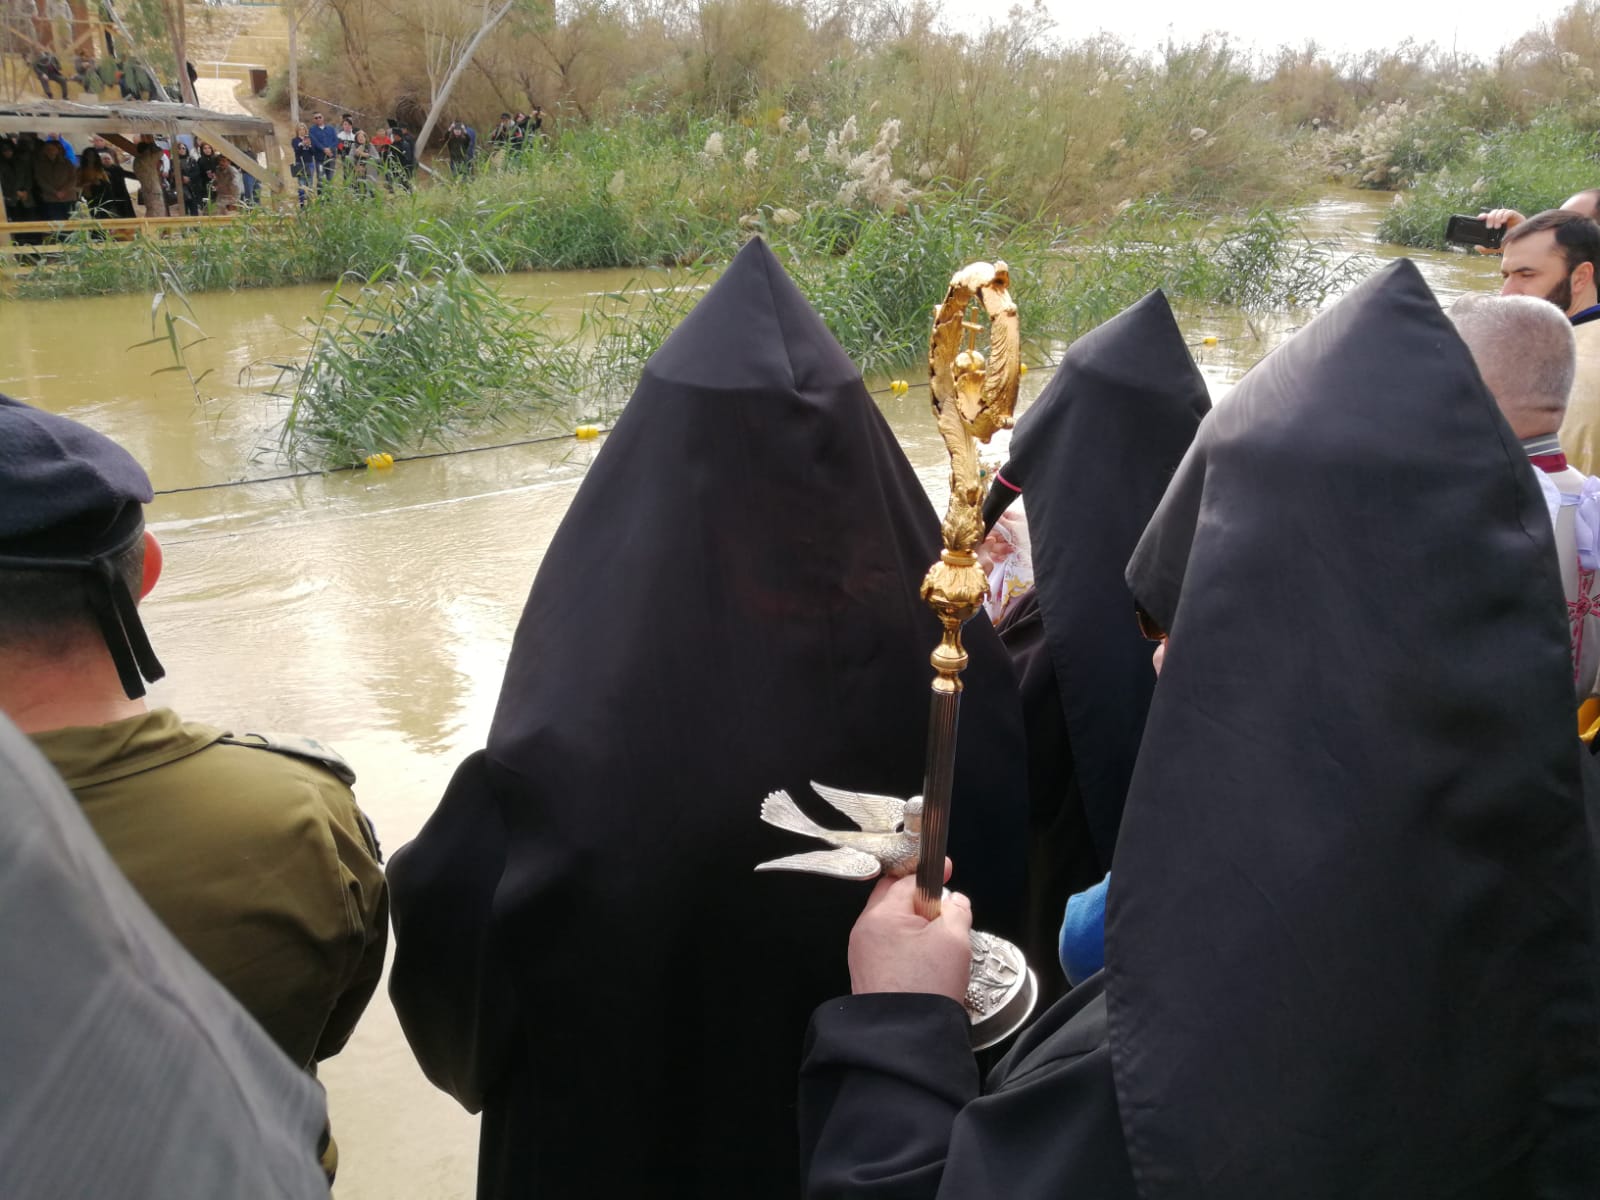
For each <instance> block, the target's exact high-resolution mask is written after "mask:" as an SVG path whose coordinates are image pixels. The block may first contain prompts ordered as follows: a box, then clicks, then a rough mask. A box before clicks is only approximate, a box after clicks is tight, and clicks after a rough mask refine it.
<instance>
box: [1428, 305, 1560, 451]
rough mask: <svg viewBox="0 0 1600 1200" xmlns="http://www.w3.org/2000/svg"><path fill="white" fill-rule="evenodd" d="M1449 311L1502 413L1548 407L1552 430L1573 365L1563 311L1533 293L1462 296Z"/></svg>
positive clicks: (1531, 411) (1528, 412) (1526, 412)
mask: <svg viewBox="0 0 1600 1200" xmlns="http://www.w3.org/2000/svg"><path fill="white" fill-rule="evenodd" d="M1449 315H1450V320H1451V321H1452V322H1454V324H1455V327H1456V332H1457V333H1459V334H1460V335H1461V340H1462V341H1463V342H1465V343H1466V344H1467V349H1468V350H1469V351H1471V352H1472V361H1473V362H1474V363H1476V364H1477V366H1478V374H1480V375H1482V376H1483V382H1484V383H1485V384H1486V385H1487V386H1488V388H1489V392H1490V394H1491V395H1493V396H1494V398H1495V401H1496V402H1497V403H1498V404H1499V405H1500V408H1501V411H1503V412H1504V413H1505V414H1506V416H1507V418H1510V417H1511V416H1512V415H1513V414H1522V415H1525V416H1532V415H1534V414H1536V413H1547V414H1550V415H1551V416H1552V417H1553V418H1554V420H1555V423H1554V424H1552V425H1551V427H1550V428H1551V432H1554V430H1555V427H1556V425H1558V424H1559V423H1560V419H1561V416H1562V414H1563V413H1565V412H1566V410H1567V396H1568V395H1569V394H1570V393H1571V391H1572V378H1573V374H1574V372H1575V371H1576V370H1577V343H1576V341H1575V340H1574V338H1573V336H1572V324H1571V323H1570V322H1569V321H1568V320H1567V317H1566V314H1565V313H1563V312H1562V311H1561V310H1560V309H1559V308H1557V307H1556V306H1555V305H1554V304H1551V303H1550V302H1549V301H1548V300H1541V299H1539V298H1538V297H1536V296H1463V297H1461V299H1459V300H1457V301H1456V302H1455V303H1454V304H1452V305H1451V306H1450V314H1449Z"/></svg>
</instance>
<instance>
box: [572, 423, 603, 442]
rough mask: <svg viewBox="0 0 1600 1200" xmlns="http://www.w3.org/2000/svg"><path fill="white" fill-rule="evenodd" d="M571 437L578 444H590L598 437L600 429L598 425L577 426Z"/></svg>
mask: <svg viewBox="0 0 1600 1200" xmlns="http://www.w3.org/2000/svg"><path fill="white" fill-rule="evenodd" d="M573 436H575V437H576V438H577V439H578V440H579V441H580V442H592V441H594V440H595V438H597V437H599V436H600V427H599V426H598V425H579V426H578V427H577V429H575V430H573Z"/></svg>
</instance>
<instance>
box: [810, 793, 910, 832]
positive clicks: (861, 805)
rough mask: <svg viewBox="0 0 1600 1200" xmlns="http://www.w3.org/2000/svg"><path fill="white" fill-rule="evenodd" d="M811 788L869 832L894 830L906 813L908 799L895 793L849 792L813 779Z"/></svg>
mask: <svg viewBox="0 0 1600 1200" xmlns="http://www.w3.org/2000/svg"><path fill="white" fill-rule="evenodd" d="M811 788H812V790H813V791H815V792H816V793H817V795H819V796H821V797H822V798H823V799H824V800H826V801H827V802H828V803H829V804H831V805H833V807H834V808H836V809H838V810H839V811H840V812H842V813H843V814H844V815H845V816H847V817H849V818H850V819H851V820H852V821H854V822H855V823H856V825H857V827H858V828H860V829H861V830H863V831H864V832H866V833H893V832H894V827H895V826H896V825H898V824H900V822H901V820H902V819H903V818H904V816H905V809H906V802H905V801H904V800H901V799H898V798H897V797H895V796H874V795H873V794H872V793H871V792H847V791H845V790H844V789H843V788H836V787H829V786H828V785H827V784H824V783H818V782H817V781H816V780H812V781H811Z"/></svg>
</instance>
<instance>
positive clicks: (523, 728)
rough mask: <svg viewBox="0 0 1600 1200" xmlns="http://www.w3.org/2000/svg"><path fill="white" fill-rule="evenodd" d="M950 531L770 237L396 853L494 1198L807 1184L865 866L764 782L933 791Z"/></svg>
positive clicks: (984, 754)
mask: <svg viewBox="0 0 1600 1200" xmlns="http://www.w3.org/2000/svg"><path fill="white" fill-rule="evenodd" d="M938 548H939V543H938V521H937V518H936V516H935V514H934V512H933V510H932V507H931V506H930V504H929V503H928V500H927V497H926V495H925V494H924V493H923V491H922V489H921V486H920V485H919V483H918V481H917V478H916V476H915V474H914V473H913V471H912V470H911V467H910V465H909V464H908V463H907V461H906V459H905V456H904V454H903V453H902V452H901V450H900V448H899V446H898V445H897V443H896V442H895V439H894V437H893V435H892V433H891V432H890V430H889V428H888V426H887V424H886V423H885V422H884V420H883V418H882V416H881V414H880V413H879V412H878V410H877V409H876V407H875V406H874V405H873V403H872V401H871V399H870V397H869V396H868V394H867V392H866V389H865V387H864V385H863V384H862V382H861V378H860V375H859V374H858V373H857V371H856V370H855V368H854V366H852V364H851V363H850V361H849V359H848V358H847V357H846V356H845V354H844V352H843V351H842V350H841V349H840V348H839V346H838V344H837V343H836V342H835V341H834V340H833V338H832V337H831V336H830V335H829V334H828V332H827V329H826V328H825V326H824V325H823V324H822V322H821V320H820V318H819V317H818V316H817V315H816V313H815V312H814V311H813V310H812V309H811V308H810V306H809V305H807V304H806V302H805V300H804V299H803V298H802V297H801V295H800V293H799V291H798V290H797V289H796V288H795V286H794V284H793V283H792V281H790V279H789V278H788V276H787V275H785V274H784V272H783V270H782V268H781V266H780V265H779V264H778V262H777V260H776V259H775V258H774V257H773V255H772V253H771V252H770V251H769V250H768V249H767V248H766V246H765V245H764V244H763V243H760V242H753V243H751V244H750V245H749V246H747V247H746V248H745V249H744V250H743V251H742V252H741V253H740V255H739V256H738V257H737V258H736V259H735V261H734V262H733V264H732V265H731V266H730V267H729V269H728V271H727V272H726V274H724V275H723V277H722V278H721V279H720V280H719V281H718V282H717V284H716V285H715V286H714V287H713V288H712V289H711V290H710V292H708V294H707V295H706V297H705V298H704V299H703V300H702V301H701V303H700V304H699V305H698V306H697V307H696V308H695V310H694V311H693V312H692V313H691V314H690V315H689V316H688V317H687V318H686V319H685V321H684V322H683V324H682V325H681V326H680V328H679V329H678V330H677V331H676V332H675V333H674V334H673V335H672V337H671V338H670V339H669V340H668V341H667V343H666V344H665V345H664V346H663V347H662V348H661V350H660V351H659V352H658V353H657V354H656V355H655V356H654V357H653V358H652V359H651V361H650V363H649V364H648V365H647V367H646V368H645V372H644V376H643V378H642V380H641V382H640V384H639V387H638V389H637V391H636V392H635V393H634V396H633V399H632V400H631V402H630V403H629V405H628V407H627V409H626V410H625V411H624V412H623V414H622V416H621V418H620V419H619V420H618V422H617V424H616V427H615V429H614V430H613V432H612V433H611V434H610V436H609V438H608V440H607V443H606V445H605V447H604V449H603V450H602V452H601V454H600V455H599V458H598V459H597V461H596V462H595V464H594V466H593V467H592V468H591V470H590V472H589V474H588V476H587V478H586V479H585V480H584V483H583V485H582V487H581V488H580V489H579V491H578V494H577V496H576V497H575V498H574V500H573V503H572V507H571V510H570V511H569V512H568V514H567V516H566V518H565V520H564V521H563V523H562V525H561V527H560V529H559V530H558V531H557V533H556V536H555V539H554V541H553V543H552V544H551V546H550V549H549V552H548V554H547V555H546V557H545V560H544V563H543V565H542V566H541V568H540V572H539V576H538V578H537V580H536V581H535V583H534V587H533V590H532V593H531V594H530V596H529V598H528V604H527V607H526V609H525V611H524V613H523V616H522V620H521V623H520V625H519V626H518V629H517V634H516V640H515V643H514V645H513V647H512V650H511V656H510V661H509V663H508V665H507V669H506V676H505V682H504V685H503V687H502V690H501V694H500V703H499V707H498V710H497V712H496V714H495V719H494V725H493V728H492V729H491V730H490V734H489V741H488V747H487V749H485V750H484V751H481V752H479V753H476V754H474V755H472V756H471V757H470V758H468V759H467V760H466V761H465V762H464V763H463V764H462V765H461V767H460V768H459V769H458V771H457V773H456V776H455V778H454V780H453V781H452V782H451V785H450V788H449V791H448V792H447V793H446V795H445V797H444V799H443V800H442V801H441V803H440V806H439V809H438V811H437V812H436V813H435V814H434V816H433V817H432V818H431V819H430V820H429V822H428V824H427V825H426V827H425V828H424V829H423V831H422V833H421V834H420V835H419V836H418V838H417V839H416V840H415V841H414V842H413V843H411V844H410V845H409V846H407V847H405V848H403V849H402V850H400V851H399V852H397V853H396V854H395V855H394V856H393V859H392V861H391V864H390V868H389V878H390V887H391V890H392V895H393V911H394V922H395V938H396V953H395V960H394V969H393V976H392V980H391V991H392V993H393V996H394V1001H395V1007H396V1009H397V1010H398V1012H399V1015H400V1018H401V1022H402V1025H403V1026H404V1028H405V1031H406V1035H407V1037H408V1039H409V1040H410V1042H411V1045H412V1048H413V1049H414V1050H415V1052H416V1054H417V1057H418V1059H419V1060H420V1061H421V1063H422V1066H423V1068H424V1070H425V1071H426V1072H427V1074H428V1076H429V1078H430V1079H432V1080H433V1081H434V1082H435V1083H436V1084H438V1085H439V1086H440V1087H442V1088H444V1089H446V1090H447V1091H449V1092H451V1093H452V1094H453V1095H455V1096H456V1097H457V1098H458V1099H459V1100H460V1101H461V1102H462V1103H463V1104H464V1105H465V1106H466V1107H468V1108H469V1109H472V1110H478V1109H480V1108H481V1109H482V1111H483V1114H484V1116H483V1124H482V1142H481V1149H480V1159H479V1195H480V1196H483V1197H524V1196H538V1197H541V1198H544V1197H556V1198H559V1197H612V1196H616V1197H650V1196H685V1197H690V1196H692V1197H710V1196H724V1195H729V1196H733V1195H737V1196H762V1197H766V1196H784V1195H792V1194H794V1192H795V1191H796V1190H797V1187H798V1157H797V1152H796V1147H795V1110H794V1104H795V1099H794V1097H795V1088H796V1082H795V1081H796V1076H797V1072H798V1066H799V1053H800V1043H801V1039H802V1035H803V1033H804V1030H805V1024H806V1020H807V1017H808V1015H809V1013H810V1010H811V1009H812V1008H813V1007H815V1005H816V1004H817V1003H819V1002H820V1001H822V1000H823V999H825V998H826V997H827V996H829V995H834V994H837V993H838V991H839V990H841V988H843V987H844V986H845V983H846V970H845V957H844V945H845V937H846V934H847V932H848V930H849V927H850V924H851V922H852V921H853V920H854V917H855V914H856V913H857V912H858V911H859V909H860V907H861V903H862V900H863V898H864V895H865V891H866V885H863V884H850V883H845V882H842V881H840V880H836V879H827V878H819V877H816V876H807V875H798V874H791V873H762V874H757V873H756V872H755V871H754V867H755V866H756V864H757V863H759V862H762V861H764V860H767V859H772V858H776V857H779V856H782V855H786V854H791V853H795V852H797V851H802V850H814V849H819V848H821V847H820V846H819V845H818V843H816V842H809V841H803V840H802V839H800V838H798V837H796V836H795V835H793V834H789V833H785V832H782V831H780V830H777V829H773V828H771V827H769V826H766V825H764V824H762V823H761V821H760V820H759V811H760V806H761V800H762V797H763V796H764V795H766V793H768V792H769V791H772V790H773V789H776V788H785V789H787V790H789V792H790V793H791V794H792V795H794V796H795V797H796V798H797V799H800V798H802V797H805V796H807V795H808V794H809V793H808V789H807V781H808V780H813V779H814V780H818V781H820V782H822V783H825V784H831V785H834V786H840V787H847V788H851V789H854V790H857V791H873V792H880V793H887V794H892V795H898V796H909V795H912V794H913V793H916V792H918V791H920V790H921V781H922V771H923V757H924V739H925V733H926V727H927V719H928V718H927V714H928V701H929V682H930V680H931V678H932V670H931V668H930V666H929V663H928V656H929V654H930V653H931V651H932V650H933V647H934V646H935V645H936V644H937V642H938V622H937V621H936V620H935V619H934V617H933V615H932V614H931V613H930V612H929V611H928V609H927V608H926V607H925V606H924V605H923V604H922V602H921V601H920V600H919V599H918V594H917V593H918V587H919V585H920V583H921V580H922V577H923V574H924V573H925V572H926V570H927V568H928V566H929V565H930V564H931V563H932V562H933V561H934V559H935V558H936V557H937V556H938ZM966 641H967V646H968V649H969V651H970V654H971V665H970V666H969V667H968V669H967V671H966V673H965V675H964V677H963V678H964V682H965V684H966V690H965V693H964V700H963V705H962V711H961V723H960V736H959V756H958V760H957V761H958V766H957V775H956V782H955V796H954V808H953V819H952V823H951V839H952V843H951V856H952V858H953V859H954V860H955V863H956V874H955V878H954V879H953V881H952V886H956V887H960V888H961V889H962V890H964V891H967V892H968V893H969V894H971V895H972V896H973V898H974V905H975V908H976V911H977V914H978V920H979V924H980V926H981V927H983V928H986V929H990V930H992V931H994V932H997V933H1001V934H1012V935H1014V932H1015V926H1016V923H1017V915H1018V913H1019V912H1020V908H1021V899H1020V892H1021V876H1022V858H1023V853H1024V838H1025V809H1024V805H1025V795H1024V786H1025V785H1024V781H1023V778H1022V765H1021V764H1022V761H1023V746H1022V734H1021V728H1020V714H1019V713H1018V711H1017V706H1016V698H1015V691H1014V687H1013V684H1012V681H1011V672H1010V667H1009V665H1008V664H1007V662H1006V659H1005V654H1004V652H1003V650H1002V649H1001V647H1000V645H999V642H998V640H997V639H996V637H995V635H994V633H993V631H992V630H991V629H990V628H989V626H988V624H987V622H982V621H975V622H972V623H971V624H969V626H968V628H967V638H966ZM803 802H804V801H803ZM809 807H810V808H811V809H812V810H813V812H814V814H815V815H816V816H817V817H818V818H819V819H821V820H823V822H824V823H825V824H832V825H834V826H836V827H839V826H842V825H843V824H844V822H843V821H842V820H841V819H839V817H838V816H837V814H831V815H830V814H829V813H828V811H827V810H826V809H825V808H824V807H823V806H822V805H821V803H820V801H817V800H815V799H814V798H813V799H811V800H810V801H809Z"/></svg>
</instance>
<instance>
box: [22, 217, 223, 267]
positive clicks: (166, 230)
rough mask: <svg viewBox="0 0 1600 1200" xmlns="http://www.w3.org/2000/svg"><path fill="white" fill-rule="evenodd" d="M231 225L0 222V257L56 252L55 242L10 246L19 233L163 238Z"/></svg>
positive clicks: (208, 220) (164, 220)
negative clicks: (83, 232)
mask: <svg viewBox="0 0 1600 1200" xmlns="http://www.w3.org/2000/svg"><path fill="white" fill-rule="evenodd" d="M232 221H233V217H232V216H215V217H107V218H105V219H103V220H102V219H99V218H96V217H72V218H70V219H68V220H65V221H4V220H0V256H13V257H14V256H16V255H18V254H37V253H39V252H40V251H46V252H48V251H51V250H59V249H60V248H61V247H60V243H59V242H44V243H34V244H29V245H22V246H19V245H14V244H13V243H12V238H13V237H15V236H16V235H17V234H19V233H42V234H52V235H55V236H57V237H59V236H60V235H62V234H67V233H72V232H74V231H76V230H79V229H89V230H94V231H95V232H100V233H105V234H108V235H116V234H121V235H123V237H127V236H135V235H136V236H139V237H165V236H167V235H169V234H174V233H183V232H185V231H186V230H190V229H199V228H201V227H202V226H205V225H227V224H229V223H231V222H232Z"/></svg>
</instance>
